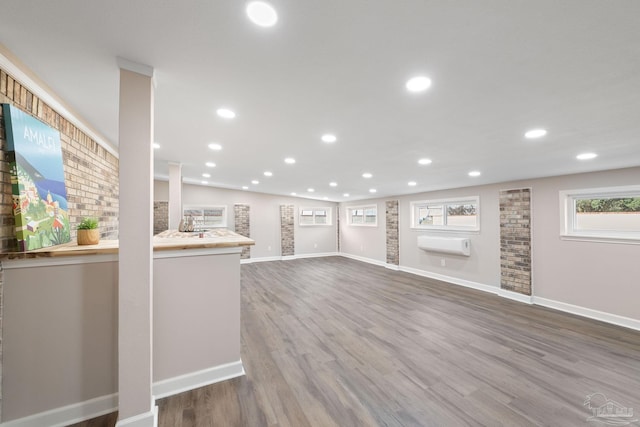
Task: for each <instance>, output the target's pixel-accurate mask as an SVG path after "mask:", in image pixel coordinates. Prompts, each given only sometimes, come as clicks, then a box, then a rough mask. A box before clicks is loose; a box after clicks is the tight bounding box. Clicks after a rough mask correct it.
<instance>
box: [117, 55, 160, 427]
mask: <svg viewBox="0 0 640 427" xmlns="http://www.w3.org/2000/svg"><path fill="white" fill-rule="evenodd" d="M118 65H119V67H120V115H119V120H120V122H119V125H120V134H119V151H120V217H119V240H120V250H119V278H118V384H119V386H118V398H119V407H118V410H119V414H118V423H117V426H119V427H120V426H127V427H154V426H157V408H156V407H155V402H154V400H153V396H152V382H153V376H152V372H153V366H152V360H153V355H152V348H153V347H152V337H153V331H152V327H153V313H152V308H153V304H152V298H153V243H152V239H153V148H152V143H153V89H154V88H153V68H151V67H148V66H145V65H140V64H135V63H131V62H129V61H126V60H121V59H119V60H118Z"/></svg>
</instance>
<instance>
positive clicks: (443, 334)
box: [78, 257, 640, 427]
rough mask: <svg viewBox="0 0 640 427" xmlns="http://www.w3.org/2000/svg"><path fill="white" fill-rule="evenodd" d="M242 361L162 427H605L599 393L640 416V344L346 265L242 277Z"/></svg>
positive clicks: (595, 326)
mask: <svg viewBox="0 0 640 427" xmlns="http://www.w3.org/2000/svg"><path fill="white" fill-rule="evenodd" d="M242 360H243V363H244V366H245V370H246V371H247V375H246V376H245V377H241V378H236V379H234V380H230V381H227V382H223V383H219V384H214V385H211V386H208V387H204V388H201V389H197V390H193V391H190V392H186V393H183V394H180V395H177V396H172V397H169V398H166V399H162V400H160V401H158V405H159V408H160V418H159V420H160V421H159V425H160V427H187V426H193V427H208V426H251V427H254V426H278V427H284V426H292V427H303V426H321V427H325V426H327V427H328V426H465V425H473V426H476V425H486V426H585V425H594V426H596V425H603V424H601V423H599V422H597V421H591V422H589V421H587V418H588V417H589V416H590V415H591V411H590V410H589V409H588V408H587V407H585V406H584V403H585V400H586V399H587V396H588V395H590V394H593V393H598V392H599V393H603V394H604V395H605V396H606V397H607V398H608V399H611V400H613V401H616V402H618V403H619V404H621V405H622V406H625V407H628V408H634V409H635V412H636V413H638V412H640V333H638V332H635V331H632V330H629V329H625V328H620V327H616V326H612V325H608V324H604V323H600V322H596V321H592V320H588V319H584V318H581V317H577V316H573V315H569V314H565V313H561V312H557V311H553V310H550V309H546V308H542V307H538V306H528V305H526V304H521V303H517V302H513V301H510V300H507V299H504V298H500V297H497V296H493V295H490V294H487V293H483V292H480V291H475V290H472V289H467V288H463V287H460V286H456V285H449V284H445V283H441V282H437V281H433V280H430V279H426V278H421V277H417V276H414V275H411V274H407V273H402V272H397V271H392V270H388V269H385V268H382V267H376V266H372V265H368V264H363V263H360V262H357V261H352V260H349V259H345V258H342V257H330V258H316V259H301V260H294V261H284V262H265V263H255V264H247V265H243V266H242ZM635 418H638V417H634V419H635ZM81 425H82V426H83V427H88V426H92V427H93V426H98V425H99V424H86V423H84V424H81ZM104 425H112V424H104ZM78 426H80V425H78Z"/></svg>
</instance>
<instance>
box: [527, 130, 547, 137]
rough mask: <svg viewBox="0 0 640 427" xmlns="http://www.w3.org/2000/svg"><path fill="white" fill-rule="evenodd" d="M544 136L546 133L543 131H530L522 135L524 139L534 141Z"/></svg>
mask: <svg viewBox="0 0 640 427" xmlns="http://www.w3.org/2000/svg"><path fill="white" fill-rule="evenodd" d="M546 134H547V131H546V130H544V129H531V130H528V131H527V132H526V133H525V134H524V137H525V138H527V139H536V138H542V137H543V136H545V135H546Z"/></svg>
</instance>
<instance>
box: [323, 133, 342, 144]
mask: <svg viewBox="0 0 640 427" xmlns="http://www.w3.org/2000/svg"><path fill="white" fill-rule="evenodd" d="M337 140H338V138H337V137H336V136H335V135H332V134H330V133H327V134H324V135H322V141H324V142H326V143H327V144H332V143H334V142H336V141H337Z"/></svg>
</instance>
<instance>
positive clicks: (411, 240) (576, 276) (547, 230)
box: [340, 167, 640, 320]
mask: <svg viewBox="0 0 640 427" xmlns="http://www.w3.org/2000/svg"><path fill="white" fill-rule="evenodd" d="M639 182H640V168H638V167H636V168H628V169H620V170H613V171H603V172H594V173H585V174H577V175H567V176H561V177H552V178H543V179H535V180H525V181H517V182H505V183H500V184H493V185H485V186H476V187H466V188H459V189H452V190H445V191H434V192H428V193H419V194H413V195H407V196H400V197H388V198H384V199H371V200H368V201H359V202H354V203H341V205H340V210H341V212H344V213H343V216H344V215H346V210H347V207H349V206H356V205H363V204H367V203H370V202H373V203H376V204H377V205H378V228H377V229H373V230H372V229H368V228H365V227H350V226H348V225H347V223H346V221H343V222H342V223H341V229H340V233H341V251H342V252H344V253H347V254H351V255H356V256H362V257H366V258H370V259H372V260H375V261H378V262H384V261H385V259H386V255H385V254H386V236H385V225H384V224H385V210H384V201H385V200H396V199H397V200H399V232H400V266H401V267H409V268H413V269H417V270H422V271H425V272H428V273H435V274H441V275H445V276H448V277H451V278H454V279H459V280H466V281H471V282H476V283H478V284H481V285H485V286H490V287H494V288H495V289H498V288H499V287H500V226H499V215H500V211H499V191H500V190H507V189H513V188H527V187H529V188H531V189H532V280H533V294H534V296H535V297H539V298H546V299H550V300H554V301H559V302H563V303H566V304H573V305H577V306H580V307H584V308H587V309H591V310H597V311H602V312H605V313H610V314H615V315H618V316H624V317H629V318H632V319H638V320H640V305H639V304H638V301H639V300H640V286H638V280H639V279H638V278H639V277H640V262H638V260H640V245H629V244H610V243H594V242H584V241H581V242H575V241H566V240H561V239H560V237H559V234H560V211H559V209H560V208H559V194H558V193H559V191H561V190H573V189H580V188H593V187H609V186H623V185H633V184H636V185H637V184H638V183H639ZM462 196H479V197H480V231H479V232H477V233H471V232H470V233H456V235H458V236H465V237H469V238H470V239H471V256H470V257H464V256H457V255H446V254H435V253H429V252H425V251H422V250H420V249H418V247H417V238H418V236H419V235H420V234H433V235H435V234H439V235H442V232H440V233H438V232H435V231H429V232H426V231H422V230H420V231H418V230H412V229H411V227H410V221H411V210H410V203H411V202H412V201H416V200H427V199H446V198H456V197H462ZM361 245H364V250H360V247H361ZM443 259H444V261H445V266H444V267H443V266H442V265H441V262H442V260H443Z"/></svg>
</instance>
